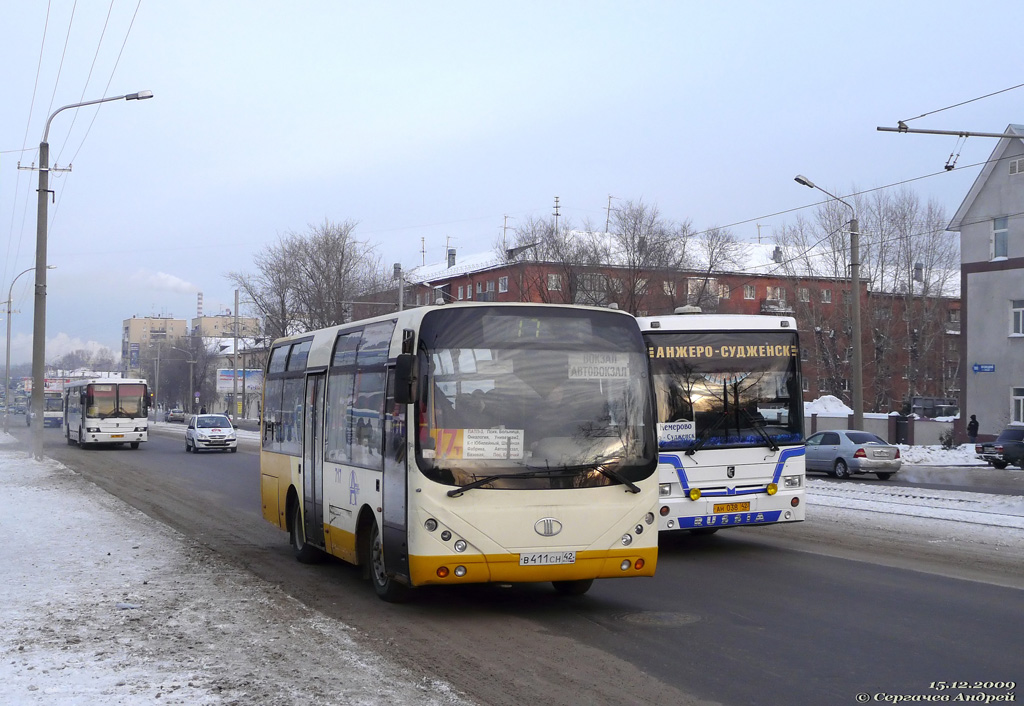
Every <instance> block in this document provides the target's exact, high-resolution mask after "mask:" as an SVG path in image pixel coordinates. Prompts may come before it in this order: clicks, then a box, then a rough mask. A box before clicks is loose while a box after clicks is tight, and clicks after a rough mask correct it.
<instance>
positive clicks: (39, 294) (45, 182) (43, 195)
mask: <svg viewBox="0 0 1024 706" xmlns="http://www.w3.org/2000/svg"><path fill="white" fill-rule="evenodd" d="M152 97H153V92H152V91H139V92H138V93H129V94H127V95H123V96H110V97H108V98H98V99H97V100H92V101H84V102H82V103H72V104H71V105H65V106H64V107H62V108H58V109H57V110H55V111H53V112H52V113H50V117H49V118H47V119H46V128H45V129H44V130H43V141H42V142H40V143H39V201H38V207H37V209H36V267H35V270H36V292H35V311H34V316H33V325H32V413H34V414H35V415H36V419H42V418H43V384H44V383H43V380H44V377H45V375H46V361H45V360H44V359H43V358H44V356H45V355H46V225H47V223H46V219H47V214H46V210H47V203H48V202H47V196H48V195H49V193H50V183H49V182H50V145H49V143H48V142H47V139H48V138H49V136H50V122H52V121H53V119H54V117H56V115H57V113H59V112H61V111H62V110H68V109H69V108H81V107H83V106H86V105H95V104H97V103H106V102H108V101H117V100H121V99H122V98H123V99H124V100H129V101H131V100H143V99H146V98H152ZM32 455H33V456H35V458H37V459H41V458H42V457H43V425H42V424H36V425H35V426H34V427H33V433H32Z"/></svg>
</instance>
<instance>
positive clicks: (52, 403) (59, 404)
mask: <svg viewBox="0 0 1024 706" xmlns="http://www.w3.org/2000/svg"><path fill="white" fill-rule="evenodd" d="M62 409H64V400H63V399H61V397H60V396H59V395H57V396H53V395H50V394H47V395H46V397H44V398H43V411H46V412H60V411H61V410H62Z"/></svg>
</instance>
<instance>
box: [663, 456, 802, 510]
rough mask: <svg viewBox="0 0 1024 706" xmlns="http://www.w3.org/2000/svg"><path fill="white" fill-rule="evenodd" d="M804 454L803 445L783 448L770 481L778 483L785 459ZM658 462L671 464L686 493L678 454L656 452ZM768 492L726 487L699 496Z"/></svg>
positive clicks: (685, 484) (765, 490)
mask: <svg viewBox="0 0 1024 706" xmlns="http://www.w3.org/2000/svg"><path fill="white" fill-rule="evenodd" d="M803 455H804V447H803V446H793V447H790V448H788V449H784V450H783V451H782V453H780V454H779V460H778V461H776V462H775V472H774V473H773V474H772V482H773V483H775V484H776V485H778V483H779V479H780V478H781V477H782V469H783V468H784V467H785V465H786V461H788V460H789V459H791V458H797V457H799V456H803ZM658 463H664V464H667V465H669V466H672V467H673V468H674V469H675V470H676V475H677V476H678V477H679V483H680V485H682V486H683V493H684V494H686V493H687V492H688V491H689V489H690V482H689V479H688V478H687V477H686V469H685V468H683V461H682V459H680V458H679V455H678V454H658ZM766 492H768V491H767V489H766V488H751V489H747V490H736V488H727V489H726V490H718V491H708V492H706V493H701V497H708V498H713V497H725V496H729V495H754V494H757V493H766Z"/></svg>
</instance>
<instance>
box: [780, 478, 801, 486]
mask: <svg viewBox="0 0 1024 706" xmlns="http://www.w3.org/2000/svg"><path fill="white" fill-rule="evenodd" d="M782 485H783V487H785V488H799V487H800V476H786V477H785V478H783V479H782Z"/></svg>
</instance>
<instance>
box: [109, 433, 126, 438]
mask: <svg viewBox="0 0 1024 706" xmlns="http://www.w3.org/2000/svg"><path fill="white" fill-rule="evenodd" d="M110 438H111V439H123V438H124V434H111V435H110Z"/></svg>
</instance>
